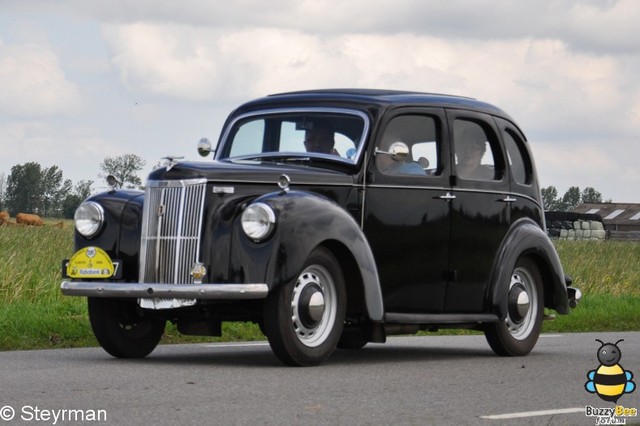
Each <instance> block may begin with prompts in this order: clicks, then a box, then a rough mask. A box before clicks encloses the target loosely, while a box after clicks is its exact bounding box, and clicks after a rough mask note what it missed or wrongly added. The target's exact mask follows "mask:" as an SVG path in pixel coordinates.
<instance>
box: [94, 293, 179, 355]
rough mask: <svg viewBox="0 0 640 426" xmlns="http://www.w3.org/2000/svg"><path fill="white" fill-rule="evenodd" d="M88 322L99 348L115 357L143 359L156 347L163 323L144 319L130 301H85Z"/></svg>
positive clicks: (162, 329)
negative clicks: (87, 307) (87, 305)
mask: <svg viewBox="0 0 640 426" xmlns="http://www.w3.org/2000/svg"><path fill="white" fill-rule="evenodd" d="M88 303H89V320H90V321H91V328H92V329H93V334H94V335H95V336H96V339H97V340H98V343H100V346H102V348H103V349H104V350H105V351H107V352H108V353H109V354H110V355H112V356H114V357H116V358H143V357H145V356H147V355H149V354H150V353H151V352H152V351H153V350H154V349H155V347H156V346H157V345H158V342H159V341H160V338H161V337H162V334H163V333H164V327H165V324H166V321H164V320H159V319H156V318H150V317H144V316H141V315H140V313H139V310H138V309H139V308H138V305H137V304H136V303H135V301H134V300H132V301H129V300H121V299H108V298H95V297H90V298H89V302H88Z"/></svg>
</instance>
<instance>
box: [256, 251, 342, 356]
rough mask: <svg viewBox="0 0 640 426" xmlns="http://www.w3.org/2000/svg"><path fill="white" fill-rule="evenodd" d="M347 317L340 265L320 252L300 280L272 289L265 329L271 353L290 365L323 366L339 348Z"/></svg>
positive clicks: (265, 309) (300, 276)
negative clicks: (337, 347)
mask: <svg viewBox="0 0 640 426" xmlns="http://www.w3.org/2000/svg"><path fill="white" fill-rule="evenodd" d="M320 302H322V303H320ZM320 306H321V307H320ZM345 311H346V291H345V285H344V276H343V273H342V269H341V268H340V264H339V263H338V261H337V260H336V258H335V256H334V255H333V254H332V253H331V252H330V251H328V250H327V249H324V248H318V249H316V250H314V251H313V252H312V253H311V254H310V255H309V258H308V259H307V261H306V262H305V264H304V267H303V269H302V272H301V273H300V274H299V275H298V278H296V279H295V280H294V281H292V282H290V283H288V284H285V285H282V286H280V287H278V288H276V289H274V290H273V291H272V292H271V293H270V294H269V296H268V297H267V300H266V301H265V308H264V326H265V331H266V334H267V338H268V339H269V344H270V345H271V349H272V350H273V352H274V353H275V355H276V356H277V357H278V358H279V359H280V360H281V361H282V362H283V363H285V364H288V365H293V366H312V365H318V364H321V363H322V362H323V361H324V360H326V359H327V358H328V357H329V355H331V353H332V352H333V351H334V349H335V348H336V344H337V343H338V339H339V338H340V335H341V334H342V327H343V326H344V318H345Z"/></svg>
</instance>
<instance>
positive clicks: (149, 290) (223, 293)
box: [60, 281, 269, 300]
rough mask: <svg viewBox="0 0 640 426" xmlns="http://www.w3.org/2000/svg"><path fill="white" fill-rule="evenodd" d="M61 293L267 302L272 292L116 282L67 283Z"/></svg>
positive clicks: (236, 286)
mask: <svg viewBox="0 0 640 426" xmlns="http://www.w3.org/2000/svg"><path fill="white" fill-rule="evenodd" d="M178 284H179V283H178ZM60 290H61V291H62V294H64V295H66V296H87V297H129V298H140V297H142V298H150V297H155V298H168V299H172V298H176V299H209V300H216V299H218V300H230V299H264V298H265V297H267V294H268V293H269V287H268V286H267V285H266V284H179V285H176V284H158V283H123V282H112V281H63V282H62V284H61V285H60Z"/></svg>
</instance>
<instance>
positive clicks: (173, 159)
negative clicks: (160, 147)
mask: <svg viewBox="0 0 640 426" xmlns="http://www.w3.org/2000/svg"><path fill="white" fill-rule="evenodd" d="M183 158H184V157H181V156H177V155H167V156H166V157H162V159H163V160H167V162H166V163H165V164H164V167H166V169H167V171H169V170H171V169H172V168H173V166H175V165H176V164H178V162H179V160H182V159H183Z"/></svg>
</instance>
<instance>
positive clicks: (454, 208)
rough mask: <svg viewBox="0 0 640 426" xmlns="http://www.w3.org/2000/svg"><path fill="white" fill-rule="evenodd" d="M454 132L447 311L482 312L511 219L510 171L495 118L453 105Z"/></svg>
mask: <svg viewBox="0 0 640 426" xmlns="http://www.w3.org/2000/svg"><path fill="white" fill-rule="evenodd" d="M447 119H448V125H449V129H450V132H451V135H452V150H451V155H452V156H451V163H452V169H453V170H452V172H453V177H452V184H453V188H452V189H453V196H454V198H453V199H451V201H450V204H451V241H450V257H449V268H450V281H449V283H448V284H447V290H446V300H445V306H444V311H445V312H448V313H478V312H483V311H484V310H485V309H486V308H487V307H486V306H485V301H486V300H487V297H486V294H487V289H488V286H489V284H490V280H491V273H492V270H493V263H494V259H495V256H496V253H497V250H498V248H499V246H500V244H501V242H502V240H503V238H504V236H505V235H506V232H507V230H508V228H509V224H510V220H511V218H510V204H511V203H512V202H513V201H514V200H513V198H512V197H510V195H509V177H508V176H507V174H508V172H507V169H506V165H505V154H504V152H503V149H502V147H501V144H500V139H499V137H498V132H497V129H496V126H495V123H494V121H493V118H492V117H491V116H489V115H486V114H481V113H477V112H471V111H462V110H447Z"/></svg>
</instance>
